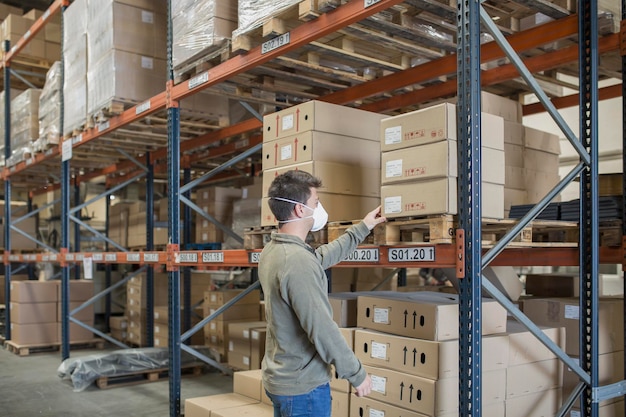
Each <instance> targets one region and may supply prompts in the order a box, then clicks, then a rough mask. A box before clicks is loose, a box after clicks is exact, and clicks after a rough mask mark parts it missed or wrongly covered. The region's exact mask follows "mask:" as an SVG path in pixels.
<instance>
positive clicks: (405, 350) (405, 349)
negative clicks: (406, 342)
mask: <svg viewBox="0 0 626 417" xmlns="http://www.w3.org/2000/svg"><path fill="white" fill-rule="evenodd" d="M402 350H403V351H404V363H403V365H406V352H407V350H408V349H407V348H406V346H405V347H404V349H402Z"/></svg>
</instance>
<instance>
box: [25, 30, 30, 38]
mask: <svg viewBox="0 0 626 417" xmlns="http://www.w3.org/2000/svg"><path fill="white" fill-rule="evenodd" d="M30 35H31V32H30V29H28V30H27V31H26V33H25V34H24V39H28V38H30Z"/></svg>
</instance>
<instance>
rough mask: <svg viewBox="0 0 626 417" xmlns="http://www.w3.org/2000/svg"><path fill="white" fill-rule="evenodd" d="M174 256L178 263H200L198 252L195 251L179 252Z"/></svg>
mask: <svg viewBox="0 0 626 417" xmlns="http://www.w3.org/2000/svg"><path fill="white" fill-rule="evenodd" d="M174 256H175V262H176V263H177V264H179V263H183V262H193V263H198V254H197V253H194V252H179V253H176V254H174Z"/></svg>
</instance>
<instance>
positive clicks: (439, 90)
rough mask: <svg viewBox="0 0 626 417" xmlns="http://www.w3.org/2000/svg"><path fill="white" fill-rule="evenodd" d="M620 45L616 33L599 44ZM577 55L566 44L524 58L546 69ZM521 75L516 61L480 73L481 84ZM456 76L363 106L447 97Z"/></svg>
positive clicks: (609, 47)
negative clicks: (561, 47)
mask: <svg viewBox="0 0 626 417" xmlns="http://www.w3.org/2000/svg"><path fill="white" fill-rule="evenodd" d="M618 45H619V39H618V36H617V34H613V35H608V36H604V37H603V38H601V39H600V41H599V45H598V48H599V50H600V52H601V53H606V52H609V51H613V50H615V49H616V48H617V47H618ZM577 58H578V46H577V45H573V46H570V47H567V48H563V49H561V50H559V51H556V52H550V53H546V54H544V55H538V56H534V57H531V58H527V59H525V60H524V64H525V65H526V67H527V68H528V69H529V70H530V71H531V72H538V71H545V70H548V69H552V68H556V67H558V66H560V65H563V64H565V63H568V62H573V61H574V60H576V59H577ZM516 77H519V72H518V71H517V68H515V66H514V65H513V64H507V65H503V66H501V67H497V68H494V69H490V70H487V71H483V72H482V74H481V84H482V85H483V86H485V85H493V84H497V83H500V82H503V81H508V80H512V79H513V78H516ZM456 89H457V80H456V79H452V80H449V81H446V82H443V83H441V84H436V85H432V86H430V87H425V88H422V89H420V90H415V91H412V92H410V93H406V94H402V95H397V96H393V97H390V98H388V99H385V100H380V101H377V102H374V103H370V104H366V105H364V106H361V107H360V108H361V109H363V110H369V111H373V112H382V111H385V110H393V109H398V108H401V107H405V106H411V105H414V104H416V103H422V102H424V101H427V100H432V99H436V98H441V97H445V96H448V95H452V94H454V93H455V92H456Z"/></svg>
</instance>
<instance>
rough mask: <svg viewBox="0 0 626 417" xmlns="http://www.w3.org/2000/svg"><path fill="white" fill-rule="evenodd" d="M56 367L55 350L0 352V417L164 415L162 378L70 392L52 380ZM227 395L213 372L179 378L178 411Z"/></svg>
mask: <svg viewBox="0 0 626 417" xmlns="http://www.w3.org/2000/svg"><path fill="white" fill-rule="evenodd" d="M111 350H113V348H112V349H111ZM103 352H104V351H102V350H93V349H84V350H83V349H75V350H72V351H70V356H71V357H72V358H76V357H81V356H87V355H91V354H98V353H103ZM60 364H61V353H60V352H58V351H57V352H51V353H35V354H31V355H29V356H23V357H20V356H18V355H16V354H14V353H11V352H9V351H7V350H5V349H4V348H0V393H2V394H1V395H0V416H2V417H34V416H55V417H56V416H64V417H79V416H80V417H85V416H88V417H105V416H124V417H131V416H132V417H144V416H145V417H148V416H150V417H155V416H169V384H168V381H167V379H164V380H162V381H159V382H150V383H144V384H139V385H132V386H127V387H114V388H108V389H104V390H103V389H100V388H98V387H96V386H95V385H92V386H90V387H89V388H87V389H86V390H85V391H83V392H74V391H73V387H72V383H71V381H69V380H61V378H59V377H58V376H57V368H58V367H59V365H60ZM232 391H233V379H232V377H231V376H227V375H224V374H222V373H221V372H219V371H216V370H215V369H214V368H207V369H206V370H205V371H204V373H203V374H202V375H201V376H198V377H194V376H186V375H183V377H182V383H181V398H182V400H181V411H183V408H184V400H185V399H186V398H194V397H202V396H206V395H213V394H222V393H228V392H232Z"/></svg>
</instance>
